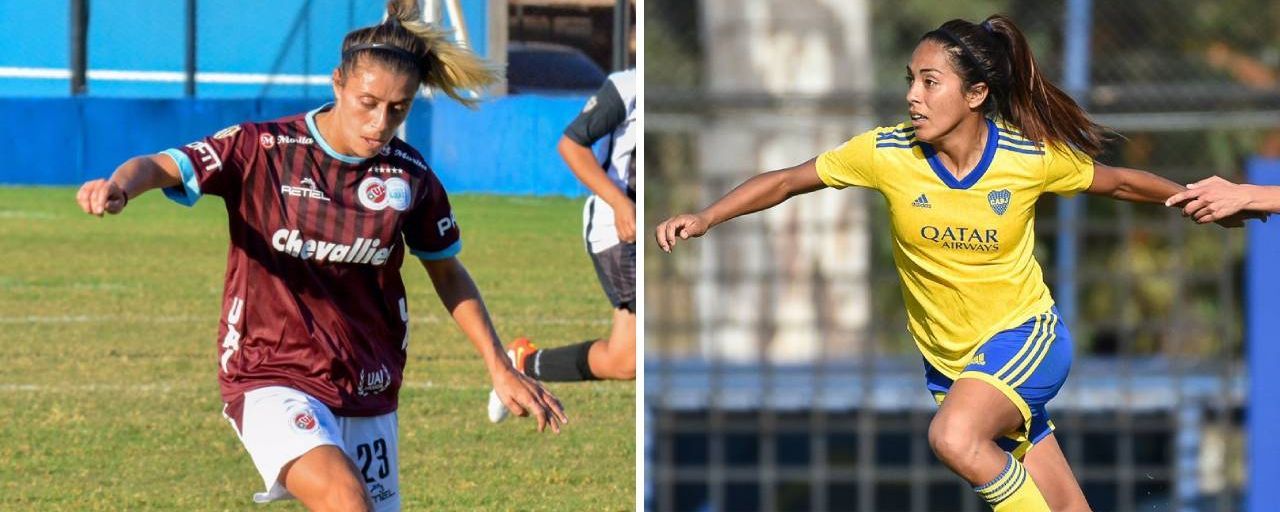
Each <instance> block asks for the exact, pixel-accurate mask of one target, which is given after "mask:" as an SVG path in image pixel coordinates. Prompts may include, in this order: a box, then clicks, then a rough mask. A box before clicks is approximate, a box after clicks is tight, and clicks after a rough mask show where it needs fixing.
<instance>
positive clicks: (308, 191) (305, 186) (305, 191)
mask: <svg viewBox="0 0 1280 512" xmlns="http://www.w3.org/2000/svg"><path fill="white" fill-rule="evenodd" d="M280 193H281V194H284V195H287V196H293V197H305V198H310V199H319V200H321V201H328V200H329V198H328V197H325V195H324V192H321V191H320V189H319V188H318V187H316V181H315V180H313V179H311V178H302V179H301V180H299V181H298V186H296V187H290V186H288V185H280Z"/></svg>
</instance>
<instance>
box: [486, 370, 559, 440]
mask: <svg viewBox="0 0 1280 512" xmlns="http://www.w3.org/2000/svg"><path fill="white" fill-rule="evenodd" d="M492 377H493V391H494V392H495V393H497V394H498V397H499V398H501V399H502V403H503V404H505V405H506V406H507V410H509V411H511V412H512V414H515V415H516V416H529V415H533V417H535V418H537V420H538V432H543V431H545V430H546V428H547V427H548V426H550V427H551V430H552V431H553V432H555V433H557V434H559V433H560V427H561V426H562V425H564V424H565V423H568V422H569V417H568V416H565V414H564V406H563V405H561V404H560V399H559V398H556V396H555V395H553V394H551V392H550V391H547V388H545V387H543V386H542V383H541V382H538V381H536V380H533V379H532V378H530V377H528V376H526V375H525V374H524V373H522V372H519V371H516V370H515V369H507V370H505V371H500V372H498V374H496V375H493V376H492Z"/></svg>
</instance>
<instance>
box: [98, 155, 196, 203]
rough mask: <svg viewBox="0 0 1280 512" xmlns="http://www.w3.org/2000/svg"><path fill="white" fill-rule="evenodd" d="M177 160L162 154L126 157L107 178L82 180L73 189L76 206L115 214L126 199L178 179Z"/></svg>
mask: <svg viewBox="0 0 1280 512" xmlns="http://www.w3.org/2000/svg"><path fill="white" fill-rule="evenodd" d="M180 176H181V174H180V173H179V171H178V164H177V163H175V162H174V161H173V159H172V158H169V157H167V156H164V155H145V156H138V157H133V158H130V159H129V160H128V161H126V162H125V163H123V164H121V165H120V167H117V168H116V171H115V172H114V173H112V174H111V178H109V179H105V180H104V179H96V180H92V181H86V182H85V183H84V185H81V186H80V191H79V192H77V193H76V202H77V203H79V204H80V209H81V210H84V212H85V213H87V214H89V215H97V216H99V217H101V216H102V215H103V214H105V213H110V214H117V213H120V211H121V210H123V209H124V207H125V205H127V204H128V203H129V199H130V198H134V197H138V196H139V195H141V194H142V193H143V192H146V191H148V190H151V189H153V188H164V187H171V186H174V185H177V184H179V183H181V182H182V179H181V177H180Z"/></svg>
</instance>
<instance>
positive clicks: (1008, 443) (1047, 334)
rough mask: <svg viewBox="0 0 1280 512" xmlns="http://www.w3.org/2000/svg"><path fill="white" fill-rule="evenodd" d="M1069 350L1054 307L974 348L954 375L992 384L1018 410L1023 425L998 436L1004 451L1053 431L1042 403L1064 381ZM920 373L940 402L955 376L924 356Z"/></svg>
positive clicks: (1023, 447) (1018, 449) (1019, 450)
mask: <svg viewBox="0 0 1280 512" xmlns="http://www.w3.org/2000/svg"><path fill="white" fill-rule="evenodd" d="M1071 354H1072V348H1071V334H1070V333H1068V332H1067V326H1066V324H1064V323H1062V319H1061V318H1060V317H1059V316H1058V308H1056V307H1054V308H1052V309H1050V310H1049V311H1046V312H1044V313H1041V314H1039V315H1036V316H1035V317H1034V318H1032V319H1030V320H1027V321H1026V323H1023V324H1022V325H1019V326H1017V327H1015V328H1013V329H1009V330H1007V331H1000V332H998V333H996V335H995V336H992V337H991V339H989V340H987V341H986V342H985V343H983V344H982V346H981V347H979V348H978V350H977V351H976V352H974V355H973V359H971V360H970V361H969V364H968V365H966V366H965V367H964V371H963V372H961V373H960V376H959V377H958V378H960V379H978V380H981V381H983V382H986V383H988V384H990V385H992V386H994V387H995V388H996V389H998V390H1000V392H1002V393H1004V394H1005V396H1007V397H1009V400H1010V401H1012V402H1013V405H1014V406H1016V407H1017V408H1018V410H1019V411H1020V412H1022V419H1023V426H1022V428H1021V429H1019V430H1018V431H1015V432H1010V433H1008V434H1006V435H1005V437H1004V438H1002V439H999V440H997V443H998V444H1000V447H1001V448H1003V449H1004V450H1005V451H1008V452H1010V453H1013V454H1014V456H1016V457H1018V458H1022V456H1023V455H1025V454H1026V452H1027V450H1029V449H1031V446H1032V445H1034V444H1035V443H1037V442H1040V440H1041V439H1044V437H1045V436H1047V435H1049V434H1050V433H1052V432H1053V428H1054V427H1053V422H1052V421H1050V420H1049V413H1048V411H1046V410H1045V404H1047V403H1049V400H1050V399H1052V398H1053V397H1054V396H1056V395H1057V394H1058V390H1059V389H1062V383H1063V382H1066V380H1067V373H1068V372H1070V371H1071ZM924 373H925V382H926V384H927V386H928V388H929V391H930V392H932V393H933V398H934V400H935V401H937V402H938V404H939V405H941V404H942V400H943V399H944V398H946V396H947V392H948V391H950V390H951V384H952V383H953V382H954V381H952V380H951V379H949V378H947V376H946V375H943V374H942V372H939V371H938V370H937V369H935V368H934V367H933V366H932V365H930V364H929V363H927V362H926V363H925V372H924Z"/></svg>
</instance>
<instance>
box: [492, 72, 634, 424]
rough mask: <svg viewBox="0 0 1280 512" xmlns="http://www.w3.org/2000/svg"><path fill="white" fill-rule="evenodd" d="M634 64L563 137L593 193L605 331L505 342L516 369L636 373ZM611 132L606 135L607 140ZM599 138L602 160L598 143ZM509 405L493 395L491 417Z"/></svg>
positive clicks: (549, 375) (562, 147)
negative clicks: (542, 341) (580, 338)
mask: <svg viewBox="0 0 1280 512" xmlns="http://www.w3.org/2000/svg"><path fill="white" fill-rule="evenodd" d="M637 115H638V112H637V110H636V71H635V70H634V69H630V70H627V71H620V72H617V73H613V74H610V75H609V79H608V80H606V81H605V83H604V85H603V86H602V87H601V88H600V90H599V91H597V92H596V94H595V95H594V96H592V97H591V99H589V100H587V104H586V106H584V107H583V108H582V112H581V113H580V114H578V117H577V118H576V119H574V120H573V122H572V123H571V124H570V125H569V127H568V128H566V129H565V131H564V136H562V137H561V138H560V143H559V145H558V149H559V151H560V156H562V157H563V158H564V161H565V163H567V164H568V165H569V168H570V169H572V170H573V174H574V175H575V176H577V177H578V179H579V180H580V181H582V183H583V184H585V185H586V186H587V188H589V189H590V190H591V196H590V197H588V198H587V203H586V205H585V206H584V207H583V213H582V217H583V224H584V225H583V237H584V238H585V242H586V246H587V252H588V253H590V255H591V261H592V263H594V264H595V268H596V275H597V276H598V277H599V278H600V285H601V286H602V287H603V288H604V293H605V295H606V296H607V297H608V299H609V303H610V304H611V305H612V306H613V326H612V329H611V330H610V332H609V336H608V337H607V338H601V339H591V340H587V341H584V342H581V343H576V344H572V345H567V346H560V347H555V348H550V349H539V348H537V347H536V346H534V345H533V343H531V342H530V341H529V340H528V339H526V338H518V339H516V340H515V341H514V342H513V343H512V344H511V345H510V346H508V347H507V355H508V356H510V357H511V359H512V360H513V361H514V362H515V366H516V368H517V369H519V370H522V371H524V373H525V374H526V375H528V376H530V377H533V378H536V379H538V380H543V381H583V380H596V379H617V380H632V379H635V376H636V173H635V169H636V164H635V157H636V142H637V139H638V137H639V129H640V127H639V124H638V123H637V122H636V116H637ZM606 138H607V139H606ZM601 139H605V142H603V143H601V145H602V146H603V149H604V150H605V152H604V157H603V159H604V162H601V161H600V160H599V159H597V157H596V155H595V153H594V152H593V151H592V146H593V145H595V144H596V143H597V142H598V141H600V140H601ZM505 417H506V411H505V408H504V407H502V406H501V403H500V402H499V400H498V398H497V397H496V396H495V395H490V399H489V419H490V420H492V421H495V422H496V421H501V420H502V419H504V418H505Z"/></svg>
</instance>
